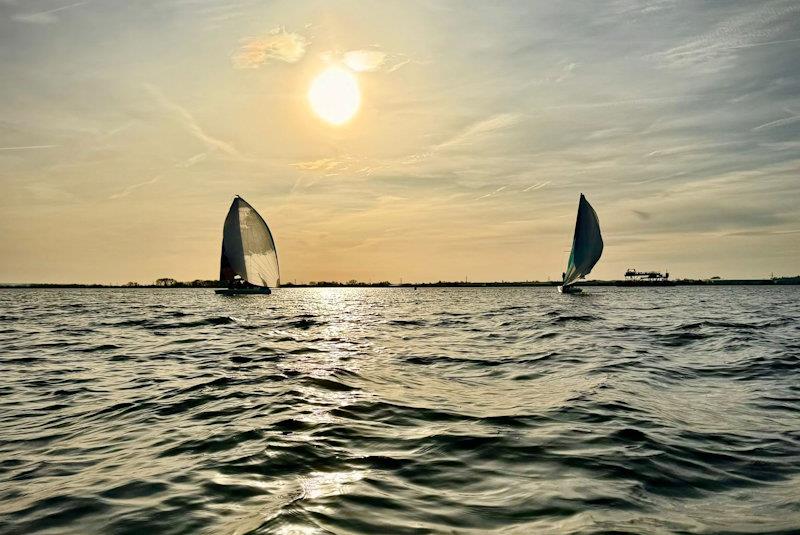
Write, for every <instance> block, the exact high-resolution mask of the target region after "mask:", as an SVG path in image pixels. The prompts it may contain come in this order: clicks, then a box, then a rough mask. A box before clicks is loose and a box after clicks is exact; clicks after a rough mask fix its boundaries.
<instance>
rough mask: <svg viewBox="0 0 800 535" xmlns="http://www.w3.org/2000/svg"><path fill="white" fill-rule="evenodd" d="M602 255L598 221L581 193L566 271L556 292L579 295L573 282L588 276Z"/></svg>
mask: <svg viewBox="0 0 800 535" xmlns="http://www.w3.org/2000/svg"><path fill="white" fill-rule="evenodd" d="M602 254H603V237H602V236H601V235H600V221H598V220H597V214H596V213H595V211H594V208H592V205H591V204H589V201H587V200H586V197H584V196H583V193H581V198H580V200H579V201H578V219H577V220H576V221H575V236H574V237H573V238H572V251H570V253H569V261H568V262H567V270H566V271H565V272H564V279H563V281H562V282H561V286H559V287H558V291H559V292H561V293H580V291H581V289H580V288H576V287H575V286H573V284H574V283H575V281H577V280H578V279H582V278H584V277H585V276H586V275H588V274H589V273H590V272H591V271H592V268H593V267H594V265H595V264H596V263H597V261H598V260H600V255H602Z"/></svg>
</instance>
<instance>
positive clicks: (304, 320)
mask: <svg viewBox="0 0 800 535" xmlns="http://www.w3.org/2000/svg"><path fill="white" fill-rule="evenodd" d="M588 292H589V293H587V294H584V295H581V296H562V295H559V294H557V293H556V292H555V290H554V289H550V288H516V289H512V288H486V289H477V288H476V289H420V290H416V291H414V290H412V289H365V290H360V289H283V290H278V291H276V292H275V293H274V294H273V295H272V296H269V297H264V296H251V297H240V298H224V297H219V296H216V295H214V293H213V292H212V291H211V290H145V289H141V290H5V291H2V290H0V347H1V348H2V353H1V354H0V374H1V375H2V380H1V381H0V532H2V533H26V534H27V533H74V534H87V533H109V534H115V533H130V534H133V533H136V534H140V533H141V534H149V533H158V534H161V533H164V534H171V533H176V534H177V533H209V534H210V533H213V534H228V533H231V534H232V533H276V534H286V533H300V534H309V533H378V534H384V533H386V534H389V533H392V534H394V533H471V534H478V533H504V534H506V533H589V532H603V531H609V530H617V531H625V532H630V533H664V532H692V533H694V532H699V533H710V532H726V531H734V532H775V533H778V532H785V533H797V532H798V531H800V322H799V321H798V319H797V318H798V317H799V316H800V288H798V287H774V288H773V287H767V288H765V287H759V288H747V287H728V288H719V287H715V288H706V287H702V288H696V287H692V288H662V289H650V290H647V289H634V288H631V289H614V288H590V289H588Z"/></svg>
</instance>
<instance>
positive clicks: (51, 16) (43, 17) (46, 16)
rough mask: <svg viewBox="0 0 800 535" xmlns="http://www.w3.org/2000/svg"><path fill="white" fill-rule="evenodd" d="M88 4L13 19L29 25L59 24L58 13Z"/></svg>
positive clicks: (73, 5) (58, 8) (72, 5)
mask: <svg viewBox="0 0 800 535" xmlns="http://www.w3.org/2000/svg"><path fill="white" fill-rule="evenodd" d="M88 3H89V2H88V1H86V2H75V3H74V4H69V5H66V6H61V7H57V8H55V9H48V10H47V11H37V12H35V13H18V14H16V15H12V16H11V18H12V19H14V20H16V21H19V22H27V23H29V24H53V23H55V22H58V16H57V15H56V14H57V13H59V12H61V11H66V10H67V9H72V8H75V7H80V6H83V5H86V4H88Z"/></svg>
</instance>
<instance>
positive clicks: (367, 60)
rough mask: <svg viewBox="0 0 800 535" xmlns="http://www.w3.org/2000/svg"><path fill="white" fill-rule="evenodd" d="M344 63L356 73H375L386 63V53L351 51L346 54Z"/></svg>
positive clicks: (378, 51)
mask: <svg viewBox="0 0 800 535" xmlns="http://www.w3.org/2000/svg"><path fill="white" fill-rule="evenodd" d="M343 61H344V64H345V65H347V66H348V67H349V68H350V69H351V70H353V71H355V72H373V71H377V70H378V69H380V67H381V65H383V63H384V62H385V61H386V53H385V52H381V51H380V50H351V51H349V52H345V54H344V59H343Z"/></svg>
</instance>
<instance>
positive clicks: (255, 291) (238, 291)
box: [214, 287, 272, 296]
mask: <svg viewBox="0 0 800 535" xmlns="http://www.w3.org/2000/svg"><path fill="white" fill-rule="evenodd" d="M214 293H215V294H217V295H228V296H231V295H269V294H271V293H272V291H270V289H269V288H266V287H264V288H224V289H221V290H214Z"/></svg>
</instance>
